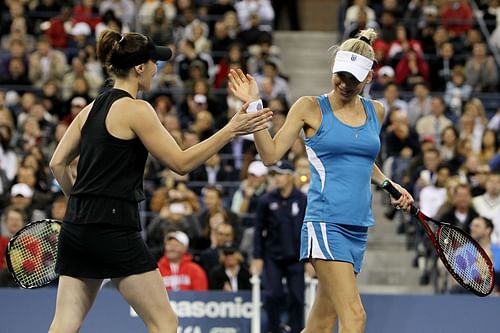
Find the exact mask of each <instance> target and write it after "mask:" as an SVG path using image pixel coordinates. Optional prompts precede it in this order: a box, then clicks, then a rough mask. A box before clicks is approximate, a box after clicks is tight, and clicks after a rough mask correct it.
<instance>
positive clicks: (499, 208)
mask: <svg viewBox="0 0 500 333" xmlns="http://www.w3.org/2000/svg"><path fill="white" fill-rule="evenodd" d="M487 177H488V178H487V180H486V184H485V187H486V192H485V193H484V194H481V195H478V196H476V197H474V198H473V199H472V205H473V207H474V209H475V210H476V211H477V213H478V214H479V215H480V216H483V217H486V218H488V219H490V220H494V219H495V218H496V217H497V216H500V174H495V173H491V174H489V175H488V176H487ZM495 227H497V226H496V225H495ZM492 241H493V243H495V244H499V245H500V225H499V226H498V228H496V230H495V231H494V232H493V234H492Z"/></svg>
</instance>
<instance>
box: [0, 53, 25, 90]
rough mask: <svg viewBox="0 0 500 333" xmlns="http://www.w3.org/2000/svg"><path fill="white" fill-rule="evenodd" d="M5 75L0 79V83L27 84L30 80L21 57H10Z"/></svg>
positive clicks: (11, 84)
mask: <svg viewBox="0 0 500 333" xmlns="http://www.w3.org/2000/svg"><path fill="white" fill-rule="evenodd" d="M7 68H8V70H7V72H8V74H7V76H6V77H4V78H2V79H0V84H4V85H10V86H29V85H31V81H30V79H29V77H28V71H27V68H26V66H25V64H24V62H23V60H22V59H19V58H11V59H10V60H9V62H8V65H7Z"/></svg>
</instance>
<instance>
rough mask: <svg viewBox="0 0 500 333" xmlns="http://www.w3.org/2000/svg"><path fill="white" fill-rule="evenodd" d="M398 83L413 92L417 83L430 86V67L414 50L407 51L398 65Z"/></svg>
mask: <svg viewBox="0 0 500 333" xmlns="http://www.w3.org/2000/svg"><path fill="white" fill-rule="evenodd" d="M395 81H396V83H397V84H398V85H401V86H402V87H403V88H404V89H405V90H413V87H414V86H415V85H416V84H417V83H423V84H429V65H428V64H427V62H426V61H425V60H424V58H423V57H422V55H419V54H418V53H417V52H416V51H415V50H414V49H409V50H407V51H406V52H405V53H404V54H403V56H402V58H401V60H400V61H399V62H398V64H397V65H396V80H395Z"/></svg>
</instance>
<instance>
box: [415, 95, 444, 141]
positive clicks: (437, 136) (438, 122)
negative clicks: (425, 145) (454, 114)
mask: <svg viewBox="0 0 500 333" xmlns="http://www.w3.org/2000/svg"><path fill="white" fill-rule="evenodd" d="M431 110H432V114H430V115H427V116H423V117H422V118H420V119H419V120H418V121H417V125H416V127H415V128H416V130H417V133H418V135H419V136H420V138H423V137H424V136H427V135H431V136H432V137H433V138H434V141H435V142H436V143H437V144H438V146H439V145H440V144H441V131H442V130H443V129H444V128H445V127H447V126H450V125H452V122H451V120H450V119H448V118H447V117H446V116H445V111H446V105H445V103H444V100H443V98H442V97H441V96H434V97H432V109H431Z"/></svg>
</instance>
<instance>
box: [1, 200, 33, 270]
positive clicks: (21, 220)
mask: <svg viewBox="0 0 500 333" xmlns="http://www.w3.org/2000/svg"><path fill="white" fill-rule="evenodd" d="M26 221H27V217H26V213H25V212H24V211H23V210H22V209H20V208H17V207H14V206H8V207H7V208H5V210H4V211H3V213H2V218H1V220H0V222H1V228H0V271H1V270H3V269H5V268H6V262H5V251H6V249H7V244H8V243H9V240H10V238H11V237H12V236H13V235H14V234H15V233H16V232H18V231H19V230H20V229H21V228H22V227H23V226H24V225H25V224H26Z"/></svg>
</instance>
